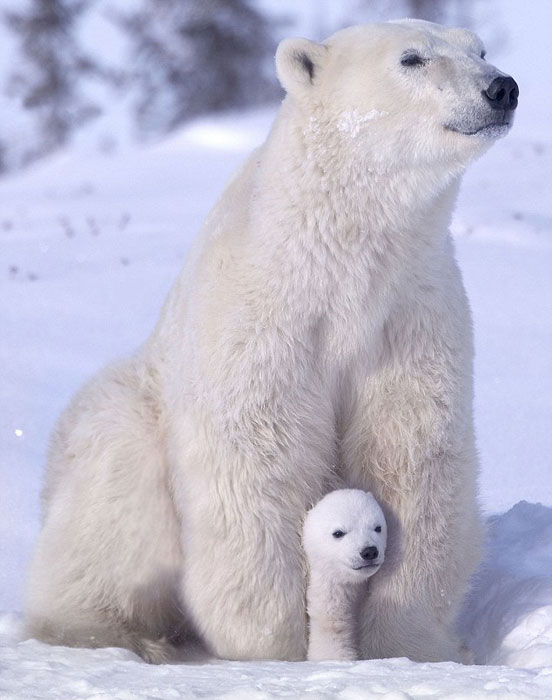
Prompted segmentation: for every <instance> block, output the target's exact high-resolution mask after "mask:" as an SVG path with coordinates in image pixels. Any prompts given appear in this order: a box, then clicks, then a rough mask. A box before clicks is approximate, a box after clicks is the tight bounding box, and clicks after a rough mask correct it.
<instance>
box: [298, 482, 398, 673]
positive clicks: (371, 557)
mask: <svg viewBox="0 0 552 700" xmlns="http://www.w3.org/2000/svg"><path fill="white" fill-rule="evenodd" d="M386 544H387V524H386V521H385V516H384V514H383V511H382V509H381V508H380V506H379V504H378V502H377V501H376V499H375V498H374V497H373V496H372V494H371V493H368V492H366V491H361V490H360V489H339V490H337V491H332V492H331V493H329V494H327V495H326V496H325V497H324V498H323V499H322V500H321V501H319V502H318V503H317V504H316V505H315V506H314V507H313V508H311V510H310V511H309V512H308V513H307V517H306V518H305V522H304V525H303V546H304V548H305V552H306V555H307V560H308V565H309V582H308V587H307V612H308V614H309V619H310V622H309V643H308V659H309V660H310V661H322V660H327V659H334V660H336V659H338V660H354V659H357V658H358V643H357V639H356V620H357V617H358V615H357V607H358V605H359V603H360V602H361V599H362V597H363V596H362V594H363V593H366V582H367V580H368V579H369V578H370V577H372V576H373V575H374V574H375V573H377V572H378V571H379V568H380V566H381V565H382V563H383V559H384V556H385V547H386Z"/></svg>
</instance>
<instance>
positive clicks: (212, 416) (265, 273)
mask: <svg viewBox="0 0 552 700" xmlns="http://www.w3.org/2000/svg"><path fill="white" fill-rule="evenodd" d="M412 46H414V47H417V48H419V49H420V50H423V51H424V52H425V53H426V54H428V55H430V56H431V62H430V63H429V64H428V65H427V66H424V67H423V68H422V69H421V70H418V69H417V68H405V67H404V66H402V65H401V63H400V57H401V54H402V52H403V51H404V50H405V49H410V48H411V47H412ZM480 50H481V45H480V42H479V40H478V39H477V37H475V36H474V35H473V34H471V33H469V32H465V31H462V30H447V29H444V28H442V27H440V26H438V25H434V24H429V23H424V22H402V23H391V24H381V25H368V26H365V27H353V28H350V29H346V30H343V31H341V32H338V33H337V34H336V35H334V36H333V37H331V38H330V39H329V40H328V41H327V42H326V43H325V44H323V45H320V44H314V43H313V42H308V41H307V40H287V41H285V42H283V43H282V45H281V46H280V48H279V50H278V55H277V69H278V73H279V76H280V79H281V81H282V83H283V85H284V86H285V87H286V89H287V90H288V96H287V97H286V99H285V100H284V102H283V104H282V107H281V110H280V113H279V115H278V117H277V119H276V121H275V123H274V126H273V128H272V130H271V132H270V134H269V136H268V139H267V141H266V143H265V144H264V145H263V146H262V147H261V148H259V149H258V150H257V151H255V152H254V153H253V155H252V156H251V158H250V159H249V160H248V161H247V162H246V164H245V165H244V166H243V168H242V169H241V171H240V172H239V173H238V174H237V175H236V177H235V178H234V180H233V181H232V182H231V183H230V184H229V186H228V188H227V189H226V191H225V192H224V193H223V195H222V197H221V198H220V200H219V202H218V203H217V204H216V205H215V207H214V209H213V211H212V212H211V214H210V215H209V217H208V218H207V221H206V223H205V226H204V228H203V231H202V233H201V235H200V236H199V238H198V240H197V242H196V244H195V247H194V249H193V251H192V253H191V255H190V257H189V260H188V263H187V265H186V267H185V269H184V271H183V273H182V276H181V277H180V279H179V280H178V282H177V283H176V285H175V286H174V288H173V290H172V292H171V293H170V295H169V298H168V300H167V302H166V305H165V307H164V309H163V312H162V314H161V318H160V320H159V323H158V325H157V327H156V329H155V331H154V333H153V334H152V336H151V338H150V339H149V341H148V342H147V343H146V344H145V346H144V347H143V348H142V349H141V350H140V351H139V352H138V353H137V354H136V356H134V357H133V358H131V359H129V360H128V361H126V362H123V363H122V364H119V365H115V366H112V367H110V368H108V369H107V370H105V371H104V372H103V373H102V374H101V375H100V376H99V377H97V378H96V379H94V380H93V381H92V382H90V384H89V385H88V386H86V387H85V388H84V389H83V390H82V391H81V392H80V393H79V394H78V395H77V397H76V398H75V399H74V401H73V403H72V404H71V405H70V406H69V408H68V409H67V411H66V412H65V414H64V415H63V416H62V418H61V420H60V423H59V425H58V427H57V430H56V432H55V435H54V437H53V441H52V447H51V451H50V456H49V465H48V471H47V475H46V487H45V491H44V526H43V530H42V533H41V535H40V538H39V541H38V545H37V550H36V555H35V558H34V563H33V567H32V571H31V576H30V586H29V594H28V604H27V620H28V626H29V632H30V633H31V634H33V635H36V636H38V637H39V638H41V639H46V640H49V641H53V642H61V643H67V644H75V645H84V646H89V645H97V646H101V645H105V644H120V645H124V646H129V647H130V648H133V649H135V650H136V651H138V653H141V654H142V655H143V656H144V657H145V658H148V659H150V660H159V659H162V658H172V656H173V654H174V650H175V648H177V647H180V650H181V651H182V653H183V655H184V656H185V655H186V654H187V653H188V650H189V648H190V644H191V641H192V639H195V638H196V637H197V638H199V639H200V640H201V642H202V643H203V644H204V645H205V646H206V647H207V651H208V653H210V654H216V655H218V656H221V657H225V658H232V659H251V658H272V659H304V658H305V655H306V650H307V646H306V640H307V635H306V612H305V591H304V568H305V563H304V555H303V551H302V547H301V537H300V529H301V522H302V518H303V516H304V513H305V512H306V510H307V509H308V508H309V507H310V506H311V505H312V504H313V503H315V502H317V501H318V500H319V499H320V498H321V497H322V496H323V495H324V494H325V493H327V492H328V491H330V490H331V489H332V488H335V487H336V485H338V484H345V485H347V486H350V487H355V488H361V489H364V490H370V491H372V492H373V493H374V495H375V497H376V498H377V499H378V501H379V503H380V504H381V505H382V508H383V510H384V512H385V515H386V518H387V521H388V524H389V527H390V532H391V536H390V539H389V543H388V551H387V559H386V566H385V567H384V570H383V571H381V572H380V574H379V575H378V576H376V577H375V578H374V580H373V581H372V582H371V594H370V601H369V605H368V606H367V607H366V610H365V611H364V612H363V617H362V630H361V639H360V653H361V656H362V657H363V658H372V657H386V656H408V657H410V658H411V659H418V660H434V661H437V660H443V659H458V658H460V656H459V651H458V649H459V644H458V640H457V638H456V636H455V634H454V631H453V622H454V617H455V615H456V612H457V610H458V607H459V603H460V601H461V599H462V596H463V595H464V592H465V590H466V586H467V582H468V578H469V576H470V574H471V573H472V571H473V570H474V567H475V566H476V564H477V562H478V560H479V555H480V547H481V527H480V519H479V513H478V507H477V503H476V474H477V459H476V452H475V447H474V438H473V427H472V339H471V322H470V314H469V309H468V304H467V301H466V296H465V293H464V289H463V286H462V281H461V278H460V273H459V270H458V267H457V265H456V262H455V259H454V253H453V245H452V242H451V239H450V236H449V234H448V232H447V226H448V223H449V219H450V214H451V209H452V206H453V204H454V200H455V197H456V192H457V189H458V183H459V178H460V175H461V174H462V172H463V171H464V168H465V167H466V165H467V164H468V163H469V162H470V161H471V160H472V159H473V158H474V157H475V156H477V155H478V154H480V153H481V152H482V151H483V150H484V149H485V148H486V146H487V145H489V144H490V143H491V141H490V140H489V139H483V138H480V137H478V136H467V135H464V134H461V133H457V132H453V131H451V130H450V129H447V128H445V127H446V125H447V124H448V123H453V124H455V125H458V124H460V125H461V124H463V123H464V122H463V121H462V120H464V121H465V122H466V123H467V124H471V125H473V123H475V122H476V121H477V119H479V118H480V115H481V114H482V113H483V112H484V110H485V109H486V108H485V105H484V101H483V99H482V96H481V90H482V87H484V86H485V85H486V84H488V81H489V75H492V73H493V71H495V72H496V69H494V68H493V67H492V66H490V65H489V64H487V63H485V62H484V61H482V60H481V59H480V57H479V54H480ZM301 52H308V55H309V56H310V58H309V61H311V63H312V66H313V68H314V70H313V71H312V72H313V75H312V78H311V77H310V76H308V75H306V74H305V70H307V68H308V65H309V64H308V62H305V60H303V58H302V57H301ZM298 56H299V59H298ZM307 73H308V71H307ZM502 131H504V129H502ZM290 533H292V534H291V535H290Z"/></svg>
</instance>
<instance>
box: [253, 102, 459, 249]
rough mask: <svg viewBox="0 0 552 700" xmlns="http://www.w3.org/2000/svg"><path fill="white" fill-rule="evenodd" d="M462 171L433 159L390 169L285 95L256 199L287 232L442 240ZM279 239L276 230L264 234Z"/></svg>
mask: <svg viewBox="0 0 552 700" xmlns="http://www.w3.org/2000/svg"><path fill="white" fill-rule="evenodd" d="M459 179H460V177H459V175H458V174H456V175H455V174H453V173H451V171H450V170H448V169H447V168H446V167H445V166H440V165H439V164H436V165H435V167H434V168H432V169H429V168H428V167H427V166H425V167H422V166H421V165H417V166H409V165H407V164H401V165H400V166H396V167H395V168H390V167H388V166H387V165H386V164H382V163H378V162H377V161H376V160H375V159H374V160H371V158H370V154H369V153H366V152H363V150H362V148H361V147H359V146H358V143H356V142H354V141H352V140H351V139H347V138H346V135H344V134H343V133H341V132H340V131H339V130H338V129H333V128H332V127H331V126H330V125H326V126H324V125H322V126H320V125H319V124H318V122H316V128H312V127H311V125H310V123H309V120H308V119H307V118H306V117H305V116H304V115H301V116H298V113H297V110H296V109H294V108H293V107H292V106H291V105H289V104H287V102H286V101H284V103H283V105H282V107H281V111H280V114H279V115H278V117H277V119H276V121H275V124H274V126H273V130H272V133H271V136H270V138H269V139H268V141H267V143H266V144H265V146H264V148H263V155H262V165H261V169H260V172H259V179H258V187H257V188H256V197H258V201H259V204H260V205H261V206H260V207H259V210H262V212H263V213H262V217H263V219H262V221H261V222H259V223H260V225H259V227H258V230H259V233H260V235H261V236H263V234H264V233H265V232H264V231H263V222H271V223H273V222H274V221H277V222H278V224H279V227H278V229H279V231H280V232H281V235H282V236H285V237H290V236H294V237H296V238H300V237H301V236H302V235H305V234H307V235H311V236H312V235H315V236H318V237H319V238H320V239H326V240H327V241H330V240H331V241H338V242H340V243H342V244H346V245H347V246H348V247H350V249H351V250H354V249H355V247H356V246H363V245H370V244H373V245H376V246H378V247H379V246H380V245H381V243H385V242H389V241H391V240H395V241H396V242H399V243H400V245H401V246H402V247H403V248H405V249H406V248H408V247H409V243H410V242H412V243H414V242H415V244H416V245H415V247H416V248H417V249H419V248H420V244H422V245H423V243H424V242H425V243H428V244H431V243H436V244H437V245H442V239H443V237H444V236H445V235H446V232H447V230H448V225H449V223H450V216H451V213H452V209H453V206H454V201H455V199H456V194H457V190H458V186H459ZM266 237H267V238H268V239H269V240H274V237H276V239H277V238H278V236H277V235H276V236H275V233H274V230H273V228H271V230H270V232H266Z"/></svg>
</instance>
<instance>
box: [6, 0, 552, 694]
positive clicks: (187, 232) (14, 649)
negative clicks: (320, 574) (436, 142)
mask: <svg viewBox="0 0 552 700" xmlns="http://www.w3.org/2000/svg"><path fill="white" fill-rule="evenodd" d="M500 7H501V10H502V12H503V13H504V14H503V21H504V23H505V24H507V26H508V27H509V28H511V29H512V30H513V33H512V35H511V38H510V40H509V43H508V44H507V45H505V46H504V51H503V53H502V55H501V56H499V57H497V58H496V62H497V64H498V65H500V67H501V68H504V70H507V71H511V72H512V74H513V75H514V76H515V77H516V79H518V82H519V83H520V86H521V98H520V110H519V112H520V113H519V115H518V118H517V123H516V125H515V127H514V129H513V132H512V134H511V135H510V136H508V137H507V138H506V139H505V140H503V141H501V142H499V143H498V144H496V145H495V146H494V147H493V149H492V150H491V151H490V152H489V153H488V154H487V155H486V156H485V157H484V158H483V159H482V160H481V161H480V162H478V163H476V164H475V165H474V166H473V167H472V168H471V169H470V171H469V172H468V174H467V176H466V178H465V181H464V185H463V189H462V192H461V196H460V200H459V204H458V209H457V212H456V215H455V217H454V220H453V232H454V235H455V239H456V246H457V255H458V258H459V262H460V265H461V267H462V270H463V274H464V280H465V283H466V287H467V291H468V295H469V297H470V300H471V305H472V309H473V317H474V326H475V337H476V365H475V380H476V387H475V391H476V394H475V417H476V428H477V435H478V445H479V451H480V456H481V478H480V499H481V503H482V506H483V509H484V511H485V513H486V514H487V516H488V525H489V536H488V543H487V554H486V557H485V561H484V564H483V566H482V567H481V570H480V571H479V572H478V575H477V577H476V579H475V581H474V586H473V590H472V592H471V594H470V596H469V598H468V599H467V601H466V604H465V607H464V610H463V612H462V615H461V617H460V622H459V625H460V629H461V631H462V633H463V634H464V636H465V638H466V640H467V641H468V643H469V644H470V646H471V648H472V649H473V651H474V654H475V661H476V663H477V664H484V665H477V666H459V665H456V664H415V663H412V662H410V661H407V660H405V659H393V660H383V661H365V662H356V663H321V664H315V663H301V664H284V663H278V662H270V663H231V662H218V663H212V664H207V665H175V666H160V667H153V666H148V665H146V664H144V663H142V662H141V661H140V660H139V659H137V657H135V656H134V655H133V654H132V653H131V652H129V651H125V650H120V649H104V650H84V649H65V648H57V647H49V646H46V645H43V644H40V643H38V642H36V641H33V640H24V639H23V637H22V632H21V615H20V612H19V611H20V610H21V608H22V604H23V592H24V581H25V570H26V567H27V564H28V561H29V557H30V554H31V551H32V547H33V542H34V539H35V537H36V533H37V531H38V528H39V516H40V514H39V507H38V494H39V488H40V478H41V472H42V468H43V464H44V461H45V452H46V448H47V441H48V435H49V433H50V431H51V429H52V426H53V424H54V421H55V419H56V417H57V415H58V414H59V412H60V411H61V409H62V408H63V407H64V406H65V405H66V403H67V402H68V400H69V398H70V397H71V395H72V394H73V393H74V392H75V390H76V389H77V388H78V387H79V386H80V385H81V384H82V382H83V381H84V380H85V379H86V378H87V377H89V376H90V375H91V374H93V373H94V372H95V371H97V370H98V369H99V368H100V367H102V366H103V365H104V364H105V363H107V362H109V361H111V360H113V359H115V358H117V357H120V356H123V355H125V354H128V353H129V352H131V351H132V350H134V349H135V348H136V347H137V346H138V345H140V344H141V343H142V342H143V340H144V338H145V337H146V336H147V334H148V332H149V331H150V329H151V328H152V327H153V324H154V323H155V320H156V318H157V315H158V313H159V309H160V307H161V304H162V302H163V299H164V297H165V295H166V293H167V291H168V289H169V287H170V285H171V283H172V281H173V280H174V279H175V277H176V275H177V273H178V270H179V268H180V267H181V265H182V262H183V259H184V257H185V255H186V252H187V249H188V246H189V244H190V241H191V240H192V239H193V237H194V235H195V233H196V231H197V230H198V228H199V226H200V224H201V221H202V220H203V218H204V216H205V215H206V214H207V212H208V210H209V208H210V206H211V205H212V203H213V202H214V200H215V198H216V196H217V194H218V193H219V192H220V191H221V190H222V188H223V187H224V184H225V182H226V181H227V180H228V178H229V177H230V175H231V174H232V172H233V171H234V170H235V168H236V167H237V166H238V165H239V164H240V162H242V160H243V158H244V157H245V155H246V153H247V152H248V151H249V150H251V148H253V147H254V146H255V145H256V144H257V143H259V142H260V141H261V140H262V139H263V138H264V136H265V134H266V132H267V130H268V128H269V126H270V122H271V119H272V118H273V114H274V113H273V110H270V109H268V110H264V111H255V112H250V113H245V114H228V115H225V116H222V117H219V118H216V119H215V118H208V119H202V120H199V121H197V122H195V123H193V124H191V125H189V126H188V127H186V128H185V129H183V130H181V131H179V132H178V133H176V134H174V135H173V136H171V137H170V138H169V139H166V140H164V141H161V142H159V143H156V144H151V145H149V146H148V147H142V148H137V147H136V146H132V145H130V144H131V142H130V140H129V141H125V140H124V139H122V140H119V141H118V142H117V143H118V146H117V148H116V149H112V150H110V149H109V148H108V147H107V146H106V147H105V148H104V149H103V151H101V152H98V150H97V143H98V141H101V140H102V139H103V140H104V142H105V143H106V144H107V143H108V140H109V139H108V138H107V137H105V139H104V137H103V134H104V133H105V134H108V132H109V119H113V117H112V116H111V117H110V116H109V115H105V121H104V122H101V123H99V124H97V125H95V126H94V125H91V127H90V129H89V130H85V131H83V132H82V134H81V135H79V137H78V138H77V139H75V142H74V143H73V145H72V147H71V148H70V149H69V150H67V151H65V152H63V153H60V154H58V155H56V156H54V157H52V158H50V159H48V160H47V161H43V162H40V163H37V164H35V166H34V167H33V168H32V169H31V170H29V171H27V172H24V173H19V174H18V175H17V176H12V177H10V178H6V179H4V180H3V181H0V203H1V209H0V212H1V213H0V319H1V331H0V367H1V368H2V369H1V377H2V381H1V383H0V448H1V449H0V484H1V487H0V488H1V491H0V499H1V508H0V610H5V611H7V612H5V613H3V614H0V697H2V698H7V699H9V700H23V699H25V700H26V699H27V698H64V699H65V698H75V699H77V698H89V699H90V698H94V699H96V698H98V699H99V698H102V699H107V698H114V699H116V700H132V699H134V698H182V697H184V698H193V697H204V698H213V697H231V698H247V699H249V698H273V697H309V698H335V697H339V698H343V699H344V700H345V699H348V698H351V699H352V698H374V697H377V698H386V699H388V700H395V699H399V698H400V699H401V700H404V699H406V698H430V697H431V698H436V697H438V698H454V699H455V700H458V699H460V698H473V697H476V698H506V697H511V698H548V699H549V698H551V697H552V470H551V469H550V466H551V464H550V460H551V458H550V455H551V454H552V437H551V436H552V431H551V430H550V424H551V421H550V417H551V415H552V410H551V409H552V352H551V348H552V317H551V315H550V309H552V274H551V272H550V270H551V266H552V198H551V197H550V195H549V192H548V193H547V190H546V187H547V185H548V181H549V174H550V172H551V170H552V137H551V135H550V126H549V125H550V123H551V122H552V120H551V117H552V103H551V100H550V95H549V94H548V93H546V91H545V93H544V94H543V90H542V84H541V83H540V82H539V77H538V72H535V66H539V65H541V66H545V65H547V57H548V37H547V34H546V33H547V27H548V26H549V25H550V22H549V21H548V19H547V18H546V14H545V13H546V11H547V7H546V4H545V3H544V2H535V4H534V5H532V12H531V13H528V12H525V13H524V14H523V18H521V13H520V10H519V9H518V4H517V3H514V2H510V1H508V2H504V3H501V5H500ZM518 16H519V18H518ZM512 18H513V19H512ZM518 19H519V21H518ZM528 36H530V37H532V39H531V41H528V39H527V37H528ZM493 58H494V57H493V56H491V55H489V60H493ZM118 110H119V111H118V112H117V114H116V115H115V118H116V119H117V120H119V121H118V123H119V122H121V121H122V117H121V114H122V112H121V110H120V108H118ZM9 611H15V612H9Z"/></svg>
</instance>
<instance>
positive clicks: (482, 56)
mask: <svg viewBox="0 0 552 700" xmlns="http://www.w3.org/2000/svg"><path fill="white" fill-rule="evenodd" d="M486 55H487V52H486V51H485V49H483V51H482V52H481V54H480V57H481V58H482V59H483V60H485V56H486Z"/></svg>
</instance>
